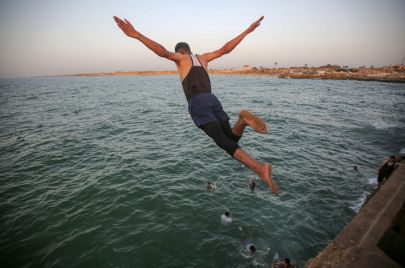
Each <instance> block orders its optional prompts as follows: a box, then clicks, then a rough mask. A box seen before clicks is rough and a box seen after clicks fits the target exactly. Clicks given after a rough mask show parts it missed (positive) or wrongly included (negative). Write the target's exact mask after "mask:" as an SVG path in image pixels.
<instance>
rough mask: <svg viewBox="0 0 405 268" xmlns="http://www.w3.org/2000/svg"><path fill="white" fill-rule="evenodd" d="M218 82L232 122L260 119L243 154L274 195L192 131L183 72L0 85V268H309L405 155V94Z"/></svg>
mask: <svg viewBox="0 0 405 268" xmlns="http://www.w3.org/2000/svg"><path fill="white" fill-rule="evenodd" d="M212 86H213V92H214V93H215V94H216V95H217V97H218V98H219V99H220V100H221V102H222V104H223V107H224V109H225V110H226V112H227V113H228V114H229V116H230V118H231V124H233V123H234V122H235V121H236V119H237V115H238V112H239V111H240V110H241V109H248V110H250V111H252V112H254V113H255V114H257V115H259V116H260V117H262V118H263V119H264V120H265V121H266V122H267V124H268V129H269V133H268V134H266V135H262V134H258V133H255V132H254V131H252V130H251V129H246V131H245V134H244V136H243V138H242V139H241V141H240V146H241V147H242V148H243V149H244V150H245V151H247V152H248V153H249V154H251V155H252V156H253V157H254V158H256V159H257V160H260V161H268V162H271V163H272V165H273V177H274V179H275V180H276V181H277V182H278V184H279V187H280V195H279V196H273V195H272V194H271V193H270V191H269V189H268V188H267V187H266V186H265V185H264V184H263V183H261V182H260V181H258V186H257V187H256V189H255V190H254V191H252V190H251V189H250V188H249V186H248V181H249V180H254V179H257V178H255V175H254V174H253V172H252V171H250V170H249V169H247V168H246V167H244V166H242V165H241V164H240V163H238V162H237V161H235V160H234V159H232V158H231V157H229V156H228V155H226V154H224V151H223V150H221V149H220V148H218V147H216V145H215V144H214V142H213V141H212V140H210V138H209V137H207V136H206V135H205V134H204V132H203V131H201V130H200V129H198V128H196V127H195V126H194V125H193V122H192V120H191V119H190V117H189V115H188V112H187V103H186V100H185V97H184V95H183V92H182V89H181V85H180V81H179V78H178V77H176V76H155V77H53V78H26V79H1V80H0V126H1V128H0V211H1V214H0V217H1V221H0V227H1V229H0V251H1V254H0V256H1V257H0V258H1V263H2V267H245V266H260V267H270V266H271V262H272V261H273V259H284V258H285V257H289V258H290V259H291V260H293V261H294V262H296V263H297V264H299V265H300V267H303V266H304V265H305V263H306V262H307V261H308V259H310V258H312V257H314V256H316V254H317V253H318V252H319V251H321V250H322V249H323V248H324V247H325V246H326V245H327V244H328V243H329V242H330V241H331V240H333V239H334V237H335V236H336V235H337V234H338V233H339V232H340V231H341V230H342V228H343V227H344V226H345V225H346V224H347V223H349V222H350V220H351V219H352V218H353V217H354V216H355V215H356V212H357V211H358V210H359V208H360V206H361V204H362V202H363V200H364V199H365V198H366V196H367V195H368V194H369V193H370V192H371V191H372V190H373V188H375V186H376V176H377V174H376V169H377V168H378V166H379V165H380V164H381V162H382V161H383V160H384V159H385V158H386V157H387V156H389V155H392V154H399V153H400V152H402V153H403V152H404V150H405V116H404V115H405V85H404V84H395V83H380V82H359V81H322V80H292V79H278V78H269V77H240V76H213V77H212ZM354 165H357V166H358V171H355V170H354V169H353V166H354ZM207 181H211V182H213V183H215V185H216V188H215V189H214V190H213V191H207V189H206V184H207ZM227 210H228V211H230V213H231V215H232V217H233V222H232V224H230V225H222V224H221V221H220V218H221V215H222V214H223V213H224V212H225V211H227ZM247 241H249V243H254V244H255V245H256V247H257V248H258V249H259V251H258V253H257V256H256V257H254V258H246V257H245V256H246V254H245V253H246V252H244V250H245V248H246V243H247Z"/></svg>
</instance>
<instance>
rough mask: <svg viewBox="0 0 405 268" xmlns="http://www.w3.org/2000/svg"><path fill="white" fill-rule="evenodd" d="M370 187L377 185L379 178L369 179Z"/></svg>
mask: <svg viewBox="0 0 405 268" xmlns="http://www.w3.org/2000/svg"><path fill="white" fill-rule="evenodd" d="M367 181H368V183H367V184H368V185H377V177H372V178H367Z"/></svg>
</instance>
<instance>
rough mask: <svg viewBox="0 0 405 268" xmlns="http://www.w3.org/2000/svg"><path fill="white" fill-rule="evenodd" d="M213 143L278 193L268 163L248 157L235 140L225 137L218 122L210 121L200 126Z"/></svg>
mask: <svg viewBox="0 0 405 268" xmlns="http://www.w3.org/2000/svg"><path fill="white" fill-rule="evenodd" d="M201 128H202V129H203V130H204V131H205V133H206V134H207V135H208V136H210V137H211V138H212V139H213V140H214V141H215V143H216V144H217V145H218V146H219V147H220V148H222V149H224V150H225V151H227V152H228V154H230V155H231V156H232V157H233V158H235V159H236V160H238V161H239V162H241V163H242V164H244V165H245V166H247V167H248V168H249V169H251V170H252V171H253V172H255V173H256V174H257V175H258V176H259V177H260V178H261V179H262V180H263V181H264V182H265V183H266V184H267V185H268V186H269V187H270V189H271V191H272V192H273V193H278V186H277V183H276V182H274V181H273V180H272V178H271V165H270V163H264V164H262V163H260V162H259V161H256V160H254V159H253V158H252V157H250V156H249V155H248V154H247V153H246V152H245V151H243V150H242V149H240V147H239V145H238V144H237V142H235V141H234V140H232V139H231V138H229V137H227V136H226V135H225V133H224V130H223V128H222V127H221V125H220V123H211V124H207V125H204V126H202V127H201Z"/></svg>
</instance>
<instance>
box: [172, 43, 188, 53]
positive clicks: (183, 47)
mask: <svg viewBox="0 0 405 268" xmlns="http://www.w3.org/2000/svg"><path fill="white" fill-rule="evenodd" d="M180 49H185V50H186V51H187V52H189V53H191V49H190V46H189V45H188V44H187V43H186V42H180V43H177V45H176V47H175V48H174V51H175V52H179V50H180Z"/></svg>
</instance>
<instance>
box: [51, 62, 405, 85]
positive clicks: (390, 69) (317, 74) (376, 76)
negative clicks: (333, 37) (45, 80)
mask: <svg viewBox="0 0 405 268" xmlns="http://www.w3.org/2000/svg"><path fill="white" fill-rule="evenodd" d="M177 74H178V73H177V71H174V70H172V71H137V72H112V73H81V74H67V75H58V76H62V77H71V76H85V77H93V76H160V75H177ZM209 74H210V75H242V76H269V77H276V78H293V79H327V80H359V81H380V82H397V83H405V66H404V65H393V66H384V67H381V68H365V67H364V68H361V67H360V68H348V67H347V66H343V67H341V66H337V65H327V66H321V67H291V68H262V67H261V68H256V67H252V68H251V67H250V66H248V67H245V68H243V69H223V70H213V69H210V70H209Z"/></svg>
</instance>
